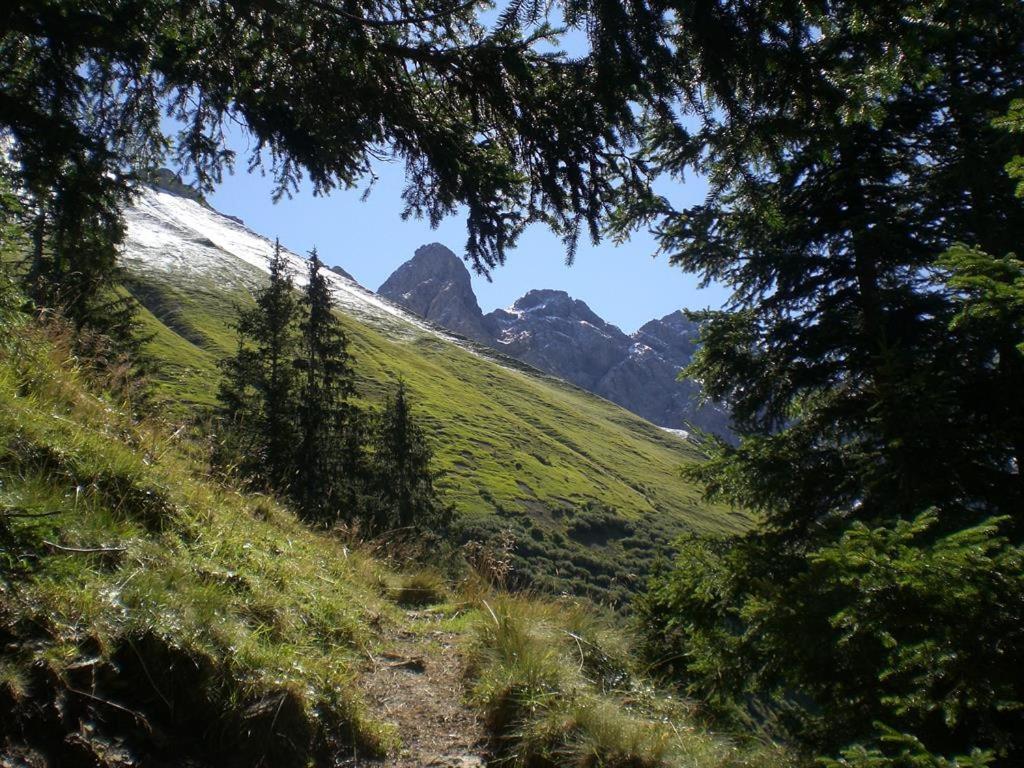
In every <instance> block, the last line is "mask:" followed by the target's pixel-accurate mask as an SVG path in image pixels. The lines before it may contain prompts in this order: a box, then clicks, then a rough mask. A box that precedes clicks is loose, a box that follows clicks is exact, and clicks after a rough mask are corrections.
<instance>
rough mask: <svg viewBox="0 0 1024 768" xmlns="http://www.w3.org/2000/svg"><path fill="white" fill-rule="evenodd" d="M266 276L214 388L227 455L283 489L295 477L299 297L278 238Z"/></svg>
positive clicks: (259, 478) (260, 479)
mask: <svg viewBox="0 0 1024 768" xmlns="http://www.w3.org/2000/svg"><path fill="white" fill-rule="evenodd" d="M269 268H270V279H269V282H268V283H267V285H266V286H264V287H263V288H260V289H259V290H258V291H257V292H256V294H255V296H254V298H255V300H256V305H255V306H254V307H253V308H251V309H247V310H241V311H239V313H238V323H237V326H236V328H237V332H238V351H237V352H236V353H235V355H234V357H231V358H229V359H227V360H226V361H225V362H224V364H223V372H224V377H223V379H222V382H221V388H220V390H219V392H218V399H219V401H220V404H221V415H222V416H223V417H224V419H225V420H226V422H227V424H228V425H229V429H228V431H227V434H226V435H225V436H224V437H225V440H226V444H225V446H224V448H225V451H226V456H225V457H222V460H224V459H225V458H227V459H228V460H235V461H237V462H238V463H239V467H240V469H241V471H242V473H243V474H245V475H246V476H248V477H250V478H252V479H254V480H255V481H256V482H257V483H258V484H260V485H262V486H264V487H265V488H267V489H273V490H276V491H278V492H279V493H282V494H286V493H288V492H289V491H290V490H291V488H292V484H293V481H294V479H295V460H296V446H297V445H298V442H299V434H300V433H299V424H298V420H299V415H298V393H299V381H298V372H297V370H296V365H295V362H296V355H297V353H298V349H299V309H300V307H299V303H298V300H297V298H296V295H295V289H294V283H293V281H292V275H291V273H290V271H289V268H288V262H287V259H286V257H285V256H284V254H283V253H282V252H281V245H280V243H275V244H274V256H273V258H272V259H271V260H270V264H269Z"/></svg>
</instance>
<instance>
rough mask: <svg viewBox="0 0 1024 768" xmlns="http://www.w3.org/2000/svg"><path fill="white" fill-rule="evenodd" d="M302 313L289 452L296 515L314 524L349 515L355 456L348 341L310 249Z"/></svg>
mask: <svg viewBox="0 0 1024 768" xmlns="http://www.w3.org/2000/svg"><path fill="white" fill-rule="evenodd" d="M308 270H309V271H308V278H309V279H308V282H307V284H306V291H305V299H304V318H303V320H302V322H301V324H300V330H301V338H302V341H301V347H300V353H301V354H300V360H299V368H300V374H299V375H300V383H299V407H298V414H299V421H298V428H299V441H298V445H297V450H296V455H295V462H296V464H295V469H296V483H295V487H294V488H293V496H294V497H295V499H296V503H297V504H298V507H299V509H300V510H301V512H302V514H303V515H304V516H305V517H306V518H308V519H310V520H314V521H317V522H320V523H329V522H331V521H332V520H333V519H335V518H337V517H339V516H347V515H350V514H351V510H344V509H342V508H341V505H342V504H343V503H346V502H347V503H351V501H352V498H353V495H352V492H351V490H350V489H351V487H352V486H353V485H354V484H355V483H356V482H357V481H358V478H357V477H354V476H353V474H352V473H354V472H355V471H356V468H357V466H358V458H357V457H353V456H349V455H348V454H350V453H351V452H358V451H359V448H360V446H359V445H358V441H355V442H353V440H352V436H353V435H358V431H357V429H356V426H357V425H356V418H355V413H354V411H355V409H354V406H353V405H352V404H351V403H350V402H349V398H350V396H351V395H352V394H354V392H355V385H354V374H353V371H352V368H351V365H350V364H349V355H348V340H347V339H346V337H345V332H344V330H343V329H342V327H341V322H340V321H339V320H338V318H337V316H336V315H335V314H334V311H333V301H332V299H331V293H330V287H329V286H328V283H327V280H326V279H325V277H324V275H323V272H322V270H323V262H321V261H320V258H319V256H318V255H317V252H316V249H315V248H314V249H313V251H312V252H311V253H310V255H309V262H308Z"/></svg>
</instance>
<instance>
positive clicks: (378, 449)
mask: <svg viewBox="0 0 1024 768" xmlns="http://www.w3.org/2000/svg"><path fill="white" fill-rule="evenodd" d="M432 459H433V453H432V451H431V449H430V446H429V444H428V443H427V439H426V435H425V433H424V431H423V428H422V427H421V426H420V424H419V423H418V422H417V421H416V418H415V416H414V415H413V413H412V409H411V406H410V403H409V398H408V395H407V393H406V389H405V384H404V382H399V384H398V387H397V388H396V389H395V393H394V394H393V395H392V396H390V397H388V399H387V401H386V402H385V405H384V409H383V410H382V411H381V413H380V414H379V415H378V417H377V422H376V425H375V429H374V435H373V473H374V486H375V489H376V494H377V504H378V509H377V510H376V521H375V523H376V526H377V527H378V528H386V529H414V530H420V531H443V530H444V529H445V528H446V527H447V526H448V524H449V523H450V522H451V517H452V512H451V510H450V509H449V508H447V507H445V506H444V505H443V504H442V503H441V501H440V499H439V498H438V495H437V491H436V489H435V488H434V471H433V469H432V467H431V461H432Z"/></svg>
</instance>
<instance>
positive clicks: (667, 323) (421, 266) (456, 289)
mask: <svg viewBox="0 0 1024 768" xmlns="http://www.w3.org/2000/svg"><path fill="white" fill-rule="evenodd" d="M378 293H379V294H380V295H381V296H384V297H385V298H388V299H391V300H392V301H394V302H395V303H397V304H399V305H401V306H403V307H405V308H406V309H408V310H409V311H410V312H413V313H415V314H416V315H418V316H420V317H423V318H426V319H428V320H430V321H432V322H435V323H437V324H438V325H441V326H443V327H445V328H447V329H449V330H451V331H454V332H456V333H459V334H462V335H463V336H468V337H469V338H472V339H475V340H477V341H482V342H484V343H486V344H489V345H490V346H492V347H494V348H495V349H497V350H499V351H501V352H502V353H504V354H507V355H509V356H511V357H514V358H516V359H517V360H522V361H523V362H526V363H528V364H530V365H532V366H535V367H536V368H539V369H540V370H542V371H545V372H546V373H550V374H552V375H554V376H558V377H559V378H562V379H565V380H566V381H569V382H571V383H573V384H575V385H577V386H579V387H582V388H583V389H586V390H588V391H590V392H593V393H595V394H598V395H601V396H602V397H604V398H607V399H608V400H611V401H612V402H613V403H616V404H618V405H621V406H623V407H624V408H627V409H629V410H630V411H632V412H633V413H635V414H638V415H639V416H643V417H644V418H645V419H647V420H649V421H652V422H654V423H655V424H659V425H661V426H663V427H666V428H669V429H674V430H677V431H679V432H680V433H682V432H684V430H683V429H682V428H683V427H689V426H690V425H693V426H696V427H699V428H701V429H704V430H706V431H709V432H713V433H715V434H718V435H722V436H723V437H726V438H728V437H729V436H730V435H731V431H730V427H729V415H728V413H727V412H726V411H725V409H724V408H722V407H720V406H718V405H715V404H703V403H701V402H700V387H699V386H697V384H696V383H694V382H692V381H689V380H683V381H680V380H679V378H678V377H679V372H680V371H681V370H682V369H683V368H684V367H685V366H686V365H687V364H688V363H689V362H690V360H691V358H692V357H693V354H694V352H695V351H696V348H697V343H698V328H697V324H696V323H694V322H693V321H691V320H688V319H687V318H686V316H685V315H684V314H683V313H682V312H673V313H670V314H668V315H666V316H665V317H663V318H660V319H657V320H651V321H650V322H649V323H646V324H645V325H644V326H643V327H642V328H640V329H639V330H638V331H636V333H633V334H631V335H629V336H627V335H626V334H625V333H623V332H622V331H621V330H619V329H618V328H617V327H615V326H614V325H612V324H611V323H608V322H605V321H604V320H603V319H602V318H600V317H599V316H598V315H597V314H596V313H595V312H594V311H593V310H591V309H590V307H588V306H587V305H586V303H584V302H583V301H580V300H579V299H574V298H572V297H571V296H569V294H567V293H566V292H565V291H554V290H532V291H529V292H528V293H527V294H526V295H525V296H523V297H522V298H520V299H518V300H517V301H516V302H515V303H514V304H513V305H512V306H511V307H509V308H508V309H497V310H495V311H493V312H490V313H488V314H487V315H483V314H482V313H481V311H480V308H479V306H478V305H477V301H476V296H475V295H474V294H473V288H472V285H471V282H470V277H469V271H468V270H467V269H466V266H465V264H463V263H462V261H461V260H460V259H459V258H458V257H457V256H456V255H455V254H454V253H452V252H451V251H449V250H448V249H447V248H445V247H444V246H443V245H439V244H437V243H434V244H433V245H430V246H424V247H423V248H420V249H418V250H417V251H416V255H415V256H414V257H413V258H412V259H410V260H409V261H407V262H406V263H405V264H403V265H402V266H400V267H399V268H398V269H397V270H395V272H394V273H393V274H392V275H391V277H389V278H388V279H387V280H386V281H385V282H384V284H383V285H381V287H380V288H379V289H378Z"/></svg>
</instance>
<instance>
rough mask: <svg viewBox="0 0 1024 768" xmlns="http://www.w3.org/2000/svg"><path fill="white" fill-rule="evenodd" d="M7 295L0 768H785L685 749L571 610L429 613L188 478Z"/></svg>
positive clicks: (313, 542)
mask: <svg viewBox="0 0 1024 768" xmlns="http://www.w3.org/2000/svg"><path fill="white" fill-rule="evenodd" d="M11 287H12V286H11V284H10V282H9V281H5V280H4V277H3V275H0V712H2V713H3V717H0V765H2V766H59V767H60V768H79V767H81V768H84V767H85V766H88V767H89V768H131V767H133V766H151V767H155V766H189V767H190V768H213V766H217V767H218V768H253V767H254V766H265V767H267V768H312V767H314V766H315V767H316V768H336V767H338V766H349V767H350V768H359V767H360V766H362V767H363V768H420V767H421V766H450V767H452V768H454V767H455V766H461V767H462V768H469V767H470V766H482V765H484V764H485V761H487V760H488V759H489V758H490V757H492V756H493V757H496V758H498V760H499V761H504V759H505V758H512V757H514V756H515V755H516V754H517V753H518V754H526V753H527V752H529V753H530V754H531V755H533V757H531V760H530V764H543V765H562V766H590V765H596V764H600V765H605V766H627V765H628V766H647V767H648V768H683V766H686V767H687V768H782V765H783V764H782V763H779V762H777V761H772V762H766V761H764V760H763V759H762V755H764V753H763V751H761V750H757V751H749V750H744V751H738V750H737V749H736V747H735V745H733V744H731V743H730V742H729V741H727V740H724V739H722V738H721V737H720V736H716V735H712V734H710V733H707V732H705V731H703V730H702V729H701V728H700V727H699V726H698V725H697V724H696V722H695V719H694V717H693V712H692V710H691V708H690V707H689V706H686V705H683V704H678V703H675V700H674V699H673V698H672V697H670V696H666V695H665V694H663V693H658V692H657V690H656V688H655V687H654V686H653V685H652V683H651V681H650V680H649V679H647V678H646V677H645V676H644V675H643V674H642V673H641V672H639V669H638V665H637V664H636V663H635V661H634V659H633V657H632V654H631V653H630V652H629V646H628V639H627V636H626V635H625V634H624V633H623V632H622V631H621V630H620V629H616V628H615V627H614V626H613V625H611V624H609V623H607V622H606V621H605V620H602V619H600V618H598V616H597V615H596V614H595V613H594V612H592V611H591V610H590V609H588V608H587V607H586V606H585V605H582V604H581V603H580V602H579V601H576V600H569V599H562V600H559V601H557V602H553V601H544V602H542V601H538V600H535V599H530V598H526V597H517V598H509V597H508V596H507V595H503V594H502V593H501V592H500V590H497V589H495V588H494V587H492V586H490V585H488V583H487V582H486V578H487V574H488V572H487V571H485V570H483V569H481V570H479V571H474V572H472V573H469V574H466V573H463V576H464V577H465V578H463V579H462V580H461V581H460V585H461V588H459V589H458V590H457V591H454V592H452V591H451V589H452V588H451V587H450V586H449V585H448V584H446V582H445V580H444V579H442V578H441V577H440V576H439V575H438V574H437V573H436V572H433V571H429V570H417V571H413V572H411V573H410V572H405V573H403V572H401V571H396V570H394V568H393V567H392V566H391V565H385V564H384V563H382V562H380V561H378V560H375V559H374V557H373V556H372V554H370V553H369V552H368V551H367V550H366V549H362V548H361V547H360V546H359V543H358V542H353V541H350V540H344V539H341V538H340V537H339V536H337V535H335V534H333V533H327V532H318V531H314V530H310V529H309V528H307V527H305V526H303V525H301V524H300V523H299V522H298V521H297V520H296V519H295V517H294V516H293V515H292V514H291V512H290V511H289V510H287V509H285V508H283V507H281V506H279V505H278V504H276V503H275V502H274V501H273V500H272V499H268V498H266V497H263V496H261V495H258V494H249V493H246V492H245V490H244V489H242V488H237V487H233V486H232V485H230V484H229V483H226V482H225V480H224V478H221V477H217V476H211V475H210V473H209V471H208V467H207V465H206V461H205V450H204V446H203V444H202V442H201V441H200V442H193V441H192V440H191V439H190V437H188V436H187V435H186V434H185V432H186V431H185V430H183V429H182V428H180V427H179V426H177V425H176V424H175V423H174V422H169V421H165V420H163V419H145V420H141V421H140V420H139V419H138V418H137V417H136V416H134V415H133V414H131V413H130V412H129V411H127V410H125V409H122V408H121V407H119V405H118V403H117V402H116V401H115V399H114V398H111V397H109V396H108V395H106V394H104V393H103V391H102V390H101V389H98V388H96V387H95V386H94V385H95V381H91V380H90V378H89V377H88V376H87V375H85V374H83V373H82V372H81V370H80V369H79V368H78V361H77V360H76V358H75V356H74V355H73V354H72V353H71V349H72V345H71V333H70V331H69V329H68V328H67V327H65V326H63V325H62V324H61V323H60V322H59V321H58V322H52V321H50V320H44V322H43V323H38V322H36V321H35V320H34V319H30V318H29V317H28V316H26V315H25V314H23V313H21V312H20V311H18V307H20V306H22V305H23V303H24V301H23V298H21V297H19V296H17V294H16V293H14V292H13V291H12V290H9V289H10V288H11ZM198 436H199V437H203V435H202V434H199V435H198ZM604 680H609V681H614V685H613V686H606V685H604V684H602V681H604ZM509 726H512V727H509ZM551 726H555V727H551ZM764 756H766V757H768V758H771V757H772V756H771V755H764ZM510 761H511V760H510ZM495 762H497V761H495Z"/></svg>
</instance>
